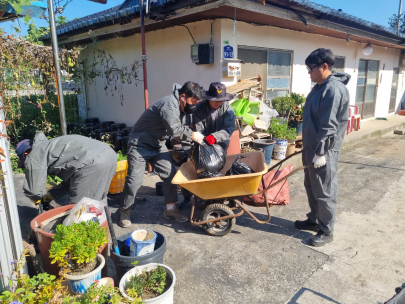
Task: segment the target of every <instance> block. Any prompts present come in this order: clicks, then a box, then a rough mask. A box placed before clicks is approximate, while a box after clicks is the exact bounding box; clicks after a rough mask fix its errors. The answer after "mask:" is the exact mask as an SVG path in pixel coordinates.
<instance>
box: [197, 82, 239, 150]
mask: <svg viewBox="0 0 405 304" xmlns="http://www.w3.org/2000/svg"><path fill="white" fill-rule="evenodd" d="M232 99H233V95H232V94H229V93H227V92H226V86H225V85H224V84H222V83H220V82H213V83H211V84H210V87H209V90H208V91H206V92H205V100H204V102H201V103H200V104H198V105H197V108H196V110H195V112H194V114H193V125H194V130H195V131H197V132H201V133H202V134H203V135H204V136H206V137H205V141H206V142H207V143H208V144H209V145H213V144H215V143H216V144H219V145H220V146H221V147H222V148H223V149H224V151H225V152H226V150H227V149H228V146H229V141H230V139H231V135H232V133H233V131H234V130H235V112H234V111H233V109H232V107H231V106H230V104H229V102H228V101H230V100H232Z"/></svg>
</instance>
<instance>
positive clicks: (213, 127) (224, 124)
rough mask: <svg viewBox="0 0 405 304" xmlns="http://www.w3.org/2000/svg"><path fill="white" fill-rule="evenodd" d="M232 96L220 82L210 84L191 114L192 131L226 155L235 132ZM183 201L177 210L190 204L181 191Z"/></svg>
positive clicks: (189, 200) (188, 197)
mask: <svg viewBox="0 0 405 304" xmlns="http://www.w3.org/2000/svg"><path fill="white" fill-rule="evenodd" d="M232 99H233V95H232V94H228V93H226V86H225V85H224V84H222V83H220V82H213V83H211V84H210V87H209V89H208V91H206V92H205V100H204V101H203V102H200V103H199V104H198V105H197V107H196V110H195V112H194V113H193V129H194V131H197V132H200V133H202V134H203V135H204V136H205V141H206V142H207V143H208V144H209V145H213V144H215V143H216V144H218V145H220V146H221V147H222V148H223V149H224V151H225V154H226V150H227V149H228V146H229V141H230V139H231V135H232V133H233V131H234V130H235V112H234V111H233V108H232V107H231V106H230V104H229V102H228V101H230V100H232ZM182 192H183V196H184V201H183V202H182V203H181V204H180V206H179V209H185V208H186V207H187V205H188V204H189V203H191V201H192V198H193V195H192V194H191V193H190V192H188V191H187V190H183V191H182Z"/></svg>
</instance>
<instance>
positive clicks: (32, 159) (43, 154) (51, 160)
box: [23, 132, 111, 200]
mask: <svg viewBox="0 0 405 304" xmlns="http://www.w3.org/2000/svg"><path fill="white" fill-rule="evenodd" d="M105 149H111V148H110V147H109V146H108V145H107V144H106V143H103V142H101V141H98V140H94V139H91V138H87V137H84V136H80V135H65V136H60V137H55V138H53V139H50V140H48V139H47V138H46V136H45V134H44V133H42V132H37V134H36V135H35V138H34V143H33V145H32V150H31V153H30V154H28V155H27V157H26V159H25V181H24V187H23V190H24V194H25V195H26V196H27V197H29V198H30V199H32V200H40V199H41V198H42V196H43V194H44V190H45V185H46V181H47V176H48V174H49V175H55V176H58V177H60V178H61V179H62V180H63V181H64V182H65V183H69V180H70V178H71V177H72V176H73V175H74V174H75V173H76V172H77V171H78V170H79V169H80V168H83V167H84V166H86V165H88V164H89V163H90V162H92V161H93V160H94V158H95V157H96V156H97V155H99V154H100V153H101V152H102V151H104V150H105Z"/></svg>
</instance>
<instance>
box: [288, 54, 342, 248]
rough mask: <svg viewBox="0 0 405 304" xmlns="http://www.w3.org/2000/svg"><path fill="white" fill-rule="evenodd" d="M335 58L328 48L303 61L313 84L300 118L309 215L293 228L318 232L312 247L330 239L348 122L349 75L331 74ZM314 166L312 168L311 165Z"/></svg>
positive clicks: (311, 239) (311, 243)
mask: <svg viewBox="0 0 405 304" xmlns="http://www.w3.org/2000/svg"><path fill="white" fill-rule="evenodd" d="M334 62H335V56H334V55H333V53H332V51H331V50H329V49H324V48H320V49H317V50H315V51H313V52H312V53H311V54H310V55H309V56H308V57H307V59H306V60H305V64H306V66H307V69H308V73H309V75H310V77H311V81H312V82H315V83H316V85H315V86H314V87H313V89H312V91H311V92H310V93H309V95H308V97H307V100H306V103H305V110H304V115H303V127H302V139H303V152H302V161H303V165H304V166H310V167H309V168H306V169H305V179H304V185H305V190H306V192H307V196H308V202H309V207H310V212H309V213H308V214H307V217H308V218H307V219H306V220H305V221H296V222H295V227H296V228H297V229H301V230H311V231H315V232H317V234H316V235H314V236H312V237H311V238H310V239H309V244H310V245H312V246H323V245H325V244H326V243H329V242H332V240H333V226H334V223H335V217H336V198H337V191H338V182H337V167H338V161H339V153H340V148H341V146H342V143H343V138H344V135H345V131H346V127H347V122H348V120H349V99H350V97H349V91H348V90H347V88H346V85H347V83H348V82H349V80H350V75H348V74H345V73H336V72H332V68H333V65H334ZM312 164H313V166H311V165H312Z"/></svg>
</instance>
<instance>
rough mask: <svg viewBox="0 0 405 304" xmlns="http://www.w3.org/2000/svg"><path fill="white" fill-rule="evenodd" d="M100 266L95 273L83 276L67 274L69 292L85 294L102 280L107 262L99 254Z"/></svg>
mask: <svg viewBox="0 0 405 304" xmlns="http://www.w3.org/2000/svg"><path fill="white" fill-rule="evenodd" d="M97 259H98V261H99V262H100V265H98V267H97V268H96V269H94V270H93V271H91V272H89V273H86V274H82V275H71V274H67V277H68V279H67V282H68V286H69V290H70V291H71V292H73V293H75V294H77V293H80V294H83V293H85V292H86V290H87V289H88V288H89V287H90V286H91V285H92V284H93V283H94V282H95V281H98V280H100V279H101V269H102V268H103V267H104V264H105V260H104V257H103V256H102V255H101V254H97Z"/></svg>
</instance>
